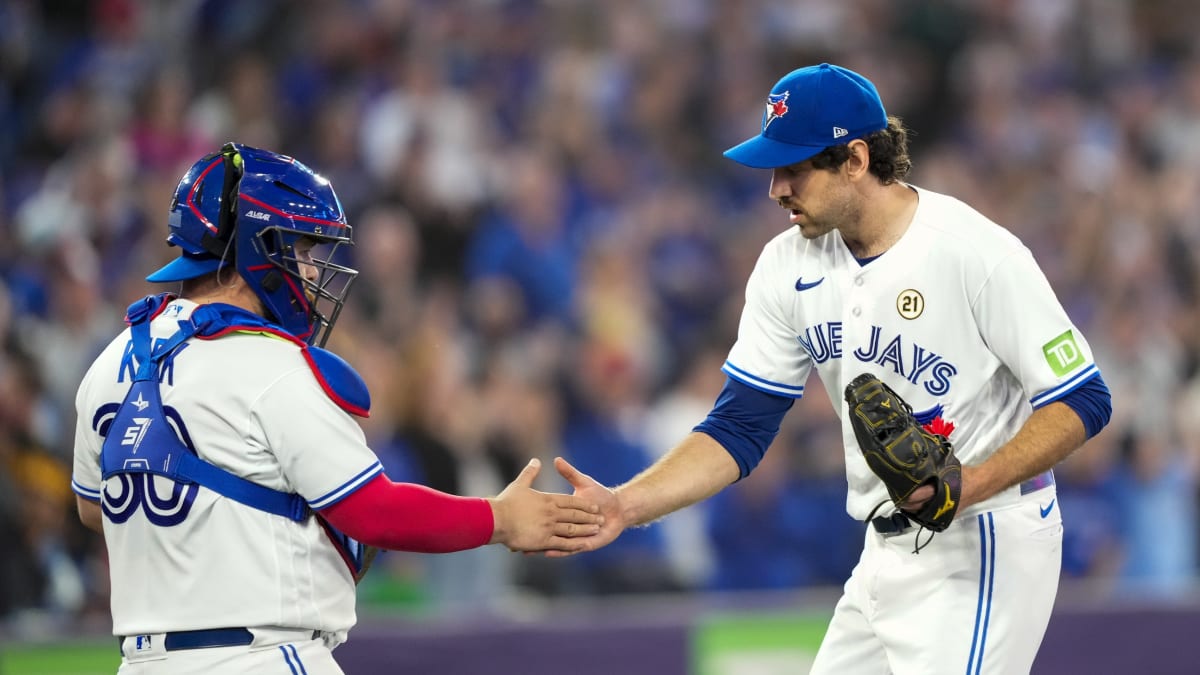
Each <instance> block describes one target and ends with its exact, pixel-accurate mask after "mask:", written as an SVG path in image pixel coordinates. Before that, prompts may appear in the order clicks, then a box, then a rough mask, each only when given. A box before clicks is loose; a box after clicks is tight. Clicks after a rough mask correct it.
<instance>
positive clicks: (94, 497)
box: [71, 478, 100, 502]
mask: <svg viewBox="0 0 1200 675" xmlns="http://www.w3.org/2000/svg"><path fill="white" fill-rule="evenodd" d="M71 489H72V490H74V491H75V494H77V495H79V496H80V497H83V498H84V499H86V500H88V501H92V502H98V501H100V491H99V490H93V489H91V488H88V487H84V486H82V485H80V484H79V481H76V480H75V479H74V478H72V479H71Z"/></svg>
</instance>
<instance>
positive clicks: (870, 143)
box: [812, 115, 912, 185]
mask: <svg viewBox="0 0 1200 675" xmlns="http://www.w3.org/2000/svg"><path fill="white" fill-rule="evenodd" d="M863 140H864V141H866V142H867V151H868V153H869V156H870V158H871V165H870V166H869V167H868V170H869V171H870V172H871V173H872V174H874V175H875V177H876V178H878V179H879V180H880V181H881V182H882V183H883V184H884V185H891V184H892V183H895V182H896V181H899V180H902V179H903V178H904V177H905V176H907V175H908V171H909V169H911V168H912V159H910V158H909V156H908V130H907V129H905V128H904V122H902V121H901V120H900V118H899V117H896V116H894V115H889V116H888V125H887V128H886V129H880V130H879V131H875V132H872V133H870V134H867V135H866V136H864V137H863ZM849 158H850V147H849V145H847V144H843V145H832V146H830V147H828V148H825V149H824V150H822V151H821V152H819V153H817V154H816V155H814V156H813V158H812V165H813V167H814V168H817V169H836V168H837V167H839V166H841V165H842V164H844V163H845V161H846V160H847V159H849Z"/></svg>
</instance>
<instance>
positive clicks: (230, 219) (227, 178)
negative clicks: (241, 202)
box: [201, 143, 244, 262]
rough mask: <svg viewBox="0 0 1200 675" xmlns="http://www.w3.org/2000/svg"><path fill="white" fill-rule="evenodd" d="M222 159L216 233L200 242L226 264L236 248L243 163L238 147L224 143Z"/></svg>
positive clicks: (232, 257)
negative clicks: (235, 227)
mask: <svg viewBox="0 0 1200 675" xmlns="http://www.w3.org/2000/svg"><path fill="white" fill-rule="evenodd" d="M221 156H222V157H223V158H224V160H225V161H224V165H225V167H224V168H225V171H224V177H223V181H222V184H221V211H220V214H219V216H218V218H217V233H216V234H215V235H212V234H208V233H205V234H204V239H203V241H202V242H201V243H202V245H203V246H204V248H205V250H207V251H208V252H209V253H211V254H212V255H214V256H216V257H218V258H221V259H222V260H225V261H227V262H233V260H234V253H235V252H236V247H235V246H232V245H231V242H232V241H233V228H234V225H236V223H237V203H238V185H239V184H240V183H241V181H242V174H243V171H244V163H243V161H242V155H241V153H240V152H238V146H237V145H236V144H234V143H226V144H225V145H224V147H222V148H221Z"/></svg>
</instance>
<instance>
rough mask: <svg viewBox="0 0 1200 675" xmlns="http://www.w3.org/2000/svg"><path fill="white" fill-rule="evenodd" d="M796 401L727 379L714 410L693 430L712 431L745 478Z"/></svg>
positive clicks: (710, 434) (759, 459)
mask: <svg viewBox="0 0 1200 675" xmlns="http://www.w3.org/2000/svg"><path fill="white" fill-rule="evenodd" d="M795 402H796V399H794V398H792V397H790V396H777V395H775V394H768V393H766V392H764V391H759V390H757V389H752V388H750V387H747V386H746V385H744V384H742V383H741V382H738V381H737V380H733V379H729V378H726V379H725V388H724V389H722V390H721V394H720V395H719V396H717V402H716V404H715V405H714V406H713V409H712V411H711V412H709V413H708V417H707V418H705V420H704V421H703V422H701V423H700V424H697V425H696V427H695V428H694V429H692V431H700V432H703V433H705V434H708V435H709V436H712V438H713V439H714V440H716V441H717V442H718V443H720V444H721V446H722V447H723V448H725V450H726V451H727V452H729V454H730V455H732V456H733V459H734V461H736V462H737V465H738V469H739V470H740V472H741V478H745V477H746V476H749V475H750V472H751V471H753V470H754V467H756V466H758V463H759V462H760V461H761V460H762V458H763V455H764V454H766V452H767V448H768V447H770V445H771V441H773V440H775V436H776V435H777V434H778V433H779V425H780V423H781V422H783V416H784V415H785V414H787V411H788V410H790V409H791V408H792V404H793V403H795Z"/></svg>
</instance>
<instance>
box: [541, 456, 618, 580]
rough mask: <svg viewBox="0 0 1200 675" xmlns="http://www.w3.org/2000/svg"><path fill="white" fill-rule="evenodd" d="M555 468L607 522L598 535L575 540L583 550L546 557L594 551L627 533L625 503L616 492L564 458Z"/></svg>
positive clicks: (602, 525) (547, 553)
mask: <svg viewBox="0 0 1200 675" xmlns="http://www.w3.org/2000/svg"><path fill="white" fill-rule="evenodd" d="M554 468H556V469H558V472H559V473H560V474H562V477H563V478H566V479H567V482H568V483H570V484H571V487H573V488H575V497H577V498H579V499H582V500H584V502H586V503H588V504H595V505H597V506H598V507H599V509H600V511H599V514H600V515H601V516H603V519H604V520H603V522H602V523H601V525H600V527H599V528H598V530H597V531H596V533H595V534H592V535H589V536H586V537H583V538H580V539H572V543H578V544H580V547H579V548H576V549H572V550H569V551H568V550H557V551H547V552H546V557H548V558H561V557H565V556H568V555H572V554H575V553H580V552H582V551H594V550H596V549H598V548H601V547H603V546H606V545H608V544H610V543H612V541H613V540H614V539H616V538H617V537H618V536H619V535H620V534H621V533H622V532H624V531H625V527H626V525H625V523H624V522H622V520H621V504H620V499H619V498H618V497H617V493H616V492H614V491H613V490H611V489H609V488H607V487H605V486H603V485H601V484H600V483H598V482H596V480H595V479H594V478H592V477H591V476H589V475H587V474H585V473H583V472H581V471H580V470H579V469H576V468H575V467H573V466H571V464H570V462H568V461H567V460H565V459H563V458H562V457H556V458H555V459H554Z"/></svg>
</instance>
